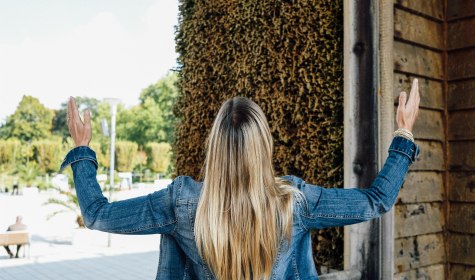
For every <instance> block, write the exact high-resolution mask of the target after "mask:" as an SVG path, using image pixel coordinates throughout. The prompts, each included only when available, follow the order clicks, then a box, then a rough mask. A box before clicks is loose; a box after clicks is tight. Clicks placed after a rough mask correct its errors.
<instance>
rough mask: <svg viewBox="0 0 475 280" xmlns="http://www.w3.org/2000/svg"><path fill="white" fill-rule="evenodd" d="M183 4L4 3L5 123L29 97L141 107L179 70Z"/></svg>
mask: <svg viewBox="0 0 475 280" xmlns="http://www.w3.org/2000/svg"><path fill="white" fill-rule="evenodd" d="M177 22H178V0H135V1H130V0H68V1H64V0H41V1H40V0H13V1H12V0H0V123H3V122H4V121H5V119H6V117H7V116H9V115H11V114H12V113H13V112H14V111H15V109H16V107H17V105H18V103H19V102H20V100H21V98H22V96H23V95H31V96H34V97H37V98H38V99H39V100H40V102H41V103H42V104H44V105H45V106H47V107H49V108H52V109H57V108H59V107H60V105H61V103H63V102H65V101H67V99H68V98H69V96H87V97H95V98H98V99H103V98H108V97H113V98H119V99H121V100H122V102H123V103H124V104H125V105H126V106H132V105H135V104H138V102H139V100H138V97H139V96H140V92H141V91H142V89H144V88H146V87H147V86H148V85H150V84H152V83H155V82H156V81H157V80H159V79H160V78H161V77H163V76H165V75H166V74H167V73H168V72H169V71H170V70H171V69H173V68H175V67H176V66H177V63H176V58H177V54H176V53H175V41H174V36H175V26H176V25H177Z"/></svg>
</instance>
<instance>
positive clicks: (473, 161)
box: [449, 141, 475, 171]
mask: <svg viewBox="0 0 475 280" xmlns="http://www.w3.org/2000/svg"><path fill="white" fill-rule="evenodd" d="M449 154H450V156H449V170H451V171H475V141H466V142H465V141H464V142H449Z"/></svg>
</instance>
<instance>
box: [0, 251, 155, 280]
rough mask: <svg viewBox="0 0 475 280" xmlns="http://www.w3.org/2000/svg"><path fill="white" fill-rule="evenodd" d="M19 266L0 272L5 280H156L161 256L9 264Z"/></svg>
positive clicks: (142, 254) (132, 255)
mask: <svg viewBox="0 0 475 280" xmlns="http://www.w3.org/2000/svg"><path fill="white" fill-rule="evenodd" d="M9 261H12V262H15V261H16V262H17V264H18V265H13V266H9V267H2V268H0V279H1V280H30V279H36V280H54V279H64V280H87V279H92V280H94V279H117V280H126V279H155V274H156V272H157V266H158V252H143V253H129V254H122V255H114V256H98V257H93V258H81V259H76V260H65V261H55V262H48V263H36V262H34V261H33V262H32V261H27V260H13V259H12V260H7V259H1V260H0V262H2V263H3V262H9Z"/></svg>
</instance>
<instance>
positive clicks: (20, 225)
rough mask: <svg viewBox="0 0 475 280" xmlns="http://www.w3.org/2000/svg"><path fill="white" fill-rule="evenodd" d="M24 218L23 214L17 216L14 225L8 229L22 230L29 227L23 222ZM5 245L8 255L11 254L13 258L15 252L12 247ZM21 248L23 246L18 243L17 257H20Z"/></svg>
mask: <svg viewBox="0 0 475 280" xmlns="http://www.w3.org/2000/svg"><path fill="white" fill-rule="evenodd" d="M22 220H23V217H22V216H17V217H16V223H14V224H13V225H10V226H9V227H8V228H7V231H20V230H26V229H27V226H26V225H25V224H24V223H22ZM3 247H5V250H7V253H8V255H9V256H10V258H13V253H12V251H10V248H9V247H8V246H3ZM20 248H21V245H17V246H16V254H15V258H18V252H20Z"/></svg>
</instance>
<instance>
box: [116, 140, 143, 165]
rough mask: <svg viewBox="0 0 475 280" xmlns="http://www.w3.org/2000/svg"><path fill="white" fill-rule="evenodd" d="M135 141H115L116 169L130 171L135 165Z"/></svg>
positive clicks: (136, 150) (136, 162)
mask: <svg viewBox="0 0 475 280" xmlns="http://www.w3.org/2000/svg"><path fill="white" fill-rule="evenodd" d="M137 152H138V145H137V143H134V142H130V141H117V143H116V145H115V161H116V165H117V166H116V169H117V170H118V171H119V172H131V171H133V170H134V168H135V166H137V164H138V161H137Z"/></svg>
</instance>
